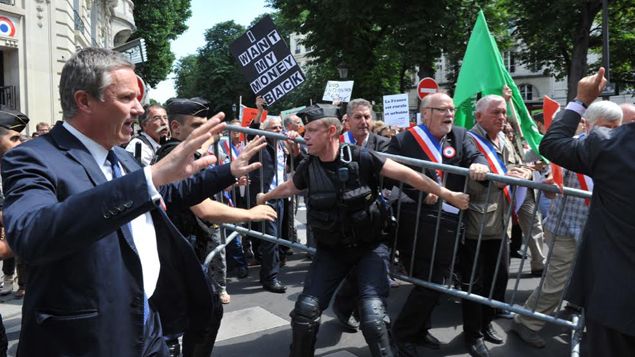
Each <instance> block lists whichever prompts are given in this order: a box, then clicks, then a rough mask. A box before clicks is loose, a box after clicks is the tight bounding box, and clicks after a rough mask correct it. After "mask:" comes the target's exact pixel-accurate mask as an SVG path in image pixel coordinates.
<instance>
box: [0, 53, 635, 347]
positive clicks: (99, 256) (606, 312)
mask: <svg viewBox="0 0 635 357" xmlns="http://www.w3.org/2000/svg"><path fill="white" fill-rule="evenodd" d="M603 74H604V73H603V69H600V71H599V72H598V73H597V74H596V75H594V76H589V77H586V78H584V79H582V80H581V81H580V84H579V86H578V94H577V97H576V100H574V101H573V102H571V103H569V104H568V106H567V107H566V109H565V110H563V111H561V113H560V114H559V115H558V118H557V119H556V120H554V124H553V126H552V128H551V129H550V130H549V131H547V132H546V135H545V138H544V139H543V142H542V144H541V153H542V154H543V155H545V157H546V158H548V159H551V160H553V162H555V163H557V164H561V165H562V166H563V167H564V171H563V173H562V177H563V181H564V184H565V185H566V186H568V187H572V188H578V189H582V190H587V191H592V192H593V197H592V199H590V200H589V199H583V198H576V197H571V196H564V195H560V194H552V193H544V194H538V193H537V192H535V191H534V190H533V189H526V188H525V189H523V188H521V187H519V186H518V187H517V186H510V185H507V184H504V183H501V182H497V181H491V180H489V179H488V178H489V176H488V174H499V175H506V176H510V177H513V178H516V179H522V180H534V181H538V182H544V183H548V184H551V183H554V177H555V176H557V175H555V173H552V172H550V167H551V166H549V165H545V163H544V160H543V159H542V158H541V157H540V156H539V155H536V153H532V152H530V151H529V150H528V149H526V147H525V146H524V145H523V144H522V138H521V137H519V136H517V135H518V132H516V131H514V129H513V128H514V126H515V125H516V126H517V123H516V122H515V121H516V118H514V116H513V114H510V113H508V111H507V109H508V108H509V106H510V105H511V103H510V98H511V92H510V90H509V88H502V89H501V95H487V96H484V97H482V98H480V99H479V100H478V101H477V103H476V109H475V113H474V117H475V125H474V127H472V128H462V127H458V126H456V125H454V113H455V110H456V108H455V106H454V102H453V100H452V98H451V97H450V96H448V95H447V94H444V93H434V94H430V95H427V96H426V97H425V98H424V99H423V100H422V101H421V103H420V107H419V111H420V115H421V124H419V125H413V126H411V127H410V128H404V129H398V130H396V129H394V128H391V127H389V126H386V125H385V124H383V123H381V122H379V121H378V120H376V113H375V111H374V110H373V105H372V103H371V102H369V101H367V100H365V99H353V100H351V101H350V102H348V103H343V104H342V103H334V104H336V105H331V104H318V105H312V106H309V107H306V108H305V109H303V110H301V111H299V112H297V113H295V114H291V115H288V116H287V117H284V118H281V119H278V118H269V119H268V118H266V117H265V116H264V107H265V103H264V101H263V100H262V99H261V98H257V101H256V106H257V108H258V116H257V117H256V118H255V119H254V120H253V121H252V122H251V124H250V127H251V128H254V129H260V130H264V131H266V132H270V133H275V134H283V135H284V136H282V135H280V136H278V139H274V138H273V136H271V137H268V138H265V137H263V136H252V135H243V134H242V133H240V132H239V131H229V132H226V131H225V129H226V126H227V124H226V123H229V124H232V125H239V123H240V122H239V121H238V120H225V119H226V118H225V117H224V114H223V113H218V114H215V113H213V112H212V110H211V109H210V104H209V103H208V102H207V101H206V100H204V99H202V98H191V99H188V98H173V99H170V100H169V101H168V102H166V103H165V105H159V104H153V105H149V106H146V107H142V106H141V105H140V103H139V100H138V98H137V96H138V95H139V89H138V85H137V82H136V75H135V74H134V65H132V64H131V63H130V62H128V61H127V60H126V59H124V58H123V57H122V56H121V55H119V54H117V53H115V52H113V51H110V50H105V49H96V48H87V49H83V50H80V51H78V52H77V53H76V54H75V55H74V56H73V57H72V58H71V59H69V60H68V61H67V62H66V64H65V65H64V68H63V70H62V75H61V80H60V98H61V102H62V109H63V119H64V121H63V122H59V123H58V124H56V125H55V126H54V127H53V128H49V126H48V125H45V123H40V124H38V126H37V133H38V135H35V134H34V135H33V136H34V137H35V136H38V137H37V138H35V139H33V140H30V141H29V142H28V143H26V144H23V145H18V144H21V142H22V141H23V140H26V139H25V138H22V139H21V137H20V132H21V131H23V129H24V128H25V127H26V125H27V124H28V121H29V119H28V118H27V117H26V116H25V115H24V114H21V113H13V112H6V113H5V112H0V155H1V156H2V157H3V161H2V179H3V182H2V184H3V191H2V192H4V195H3V196H2V211H1V212H2V216H0V217H2V220H1V222H2V224H3V227H4V230H3V232H4V234H5V239H3V240H0V258H2V259H4V263H3V272H4V287H3V288H2V290H0V294H8V293H10V292H12V289H13V284H14V274H15V273H14V271H15V267H14V266H15V265H16V263H15V261H13V262H12V259H15V260H16V261H17V267H18V269H17V270H18V274H17V275H18V285H19V288H18V291H17V292H16V295H19V296H24V304H23V311H22V328H21V333H20V341H19V347H18V355H22V356H31V355H91V356H112V355H115V354H120V355H126V356H127V355H141V356H150V355H156V356H179V355H181V354H182V355H183V356H209V355H211V353H212V350H213V347H214V342H215V339H216V334H217V332H218V329H219V326H220V324H221V321H222V315H223V307H222V305H223V304H227V303H230V301H231V296H230V294H229V291H230V290H231V289H228V286H227V274H228V272H230V271H231V270H232V269H233V270H234V271H235V273H236V275H237V276H238V277H239V278H244V277H246V276H247V275H248V274H249V269H248V268H249V265H250V264H254V262H256V263H257V264H259V265H260V272H259V280H260V284H261V285H262V287H263V289H265V290H267V291H270V292H272V293H279V294H283V293H285V292H286V286H285V284H284V282H283V279H281V278H280V269H281V266H283V265H284V264H285V261H286V256H287V254H288V248H285V247H282V246H279V245H278V244H276V241H273V240H267V239H265V240H261V239H257V238H248V237H247V236H245V237H238V238H235V239H233V240H231V241H229V242H227V244H226V246H225V248H224V249H220V250H219V249H217V248H218V247H219V246H221V245H222V244H224V243H225V242H226V241H225V234H224V232H223V231H222V230H221V228H220V224H221V223H235V224H244V225H245V226H246V227H249V228H250V229H252V230H254V231H258V232H261V233H264V234H265V235H267V236H271V237H277V238H283V239H287V240H289V241H294V242H295V241H297V236H296V232H295V230H294V219H293V214H292V212H293V210H294V208H293V205H294V203H295V202H297V201H296V200H290V199H289V198H291V197H296V196H300V197H302V199H301V200H302V201H303V202H304V203H305V204H306V207H307V222H308V231H307V242H308V245H309V246H312V247H314V248H315V254H314V255H312V256H311V264H310V267H309V270H308V272H307V274H306V277H305V282H304V284H303V290H302V293H301V294H300V295H299V296H298V298H297V301H296V302H295V306H294V308H293V311H292V312H291V328H292V341H291V347H290V355H291V356H299V357H300V356H301V357H304V356H313V355H314V351H315V344H316V339H317V333H318V330H319V325H320V319H321V315H322V312H323V311H324V310H326V309H327V308H328V307H329V305H330V304H331V300H333V311H334V313H335V315H336V317H337V319H338V320H339V321H340V322H341V323H342V326H343V327H344V328H345V329H348V330H350V331H357V330H361V332H362V333H363V335H364V338H365V339H366V341H367V343H368V348H369V350H370V352H371V355H373V356H408V357H410V356H419V355H421V348H422V347H427V348H433V349H439V348H441V345H442V344H441V343H440V342H439V340H438V339H437V338H436V337H435V336H433V335H432V334H431V333H430V330H431V329H432V328H433V327H434V320H433V319H432V313H433V311H434V308H435V306H436V305H437V304H438V302H439V298H440V296H441V293H440V292H439V291H438V290H433V289H429V288H426V287H423V286H420V285H415V286H413V288H412V290H411V291H410V293H409V295H408V297H407V299H406V301H405V302H404V304H403V306H401V308H400V309H399V313H398V314H397V316H395V317H394V318H393V319H392V321H391V320H390V318H389V317H388V316H387V313H386V311H387V310H386V304H387V298H388V296H389V292H390V272H391V271H392V269H394V268H393V263H394V262H393V261H392V260H391V256H392V255H395V253H398V254H396V255H398V257H399V262H398V263H399V264H400V269H401V270H402V271H403V272H406V273H407V274H408V275H410V276H412V277H414V278H417V279H420V280H425V281H429V282H431V283H435V284H443V285H446V286H447V285H455V286H456V287H457V288H459V289H462V290H465V291H468V292H470V293H471V294H476V295H480V296H485V297H488V296H489V297H490V298H492V299H494V300H498V301H502V302H504V301H505V292H506V287H507V281H508V278H509V262H510V259H511V258H512V257H521V258H524V255H523V252H521V251H519V247H518V246H515V245H514V244H515V243H514V236H515V234H514V232H515V231H516V232H520V235H521V237H524V239H523V238H521V240H522V241H523V242H524V244H525V245H526V247H527V248H526V249H525V250H529V254H530V257H531V259H530V268H531V273H532V275H534V276H542V277H544V284H543V285H541V286H540V287H539V289H536V290H535V291H533V293H532V294H531V296H529V298H528V299H527V301H526V302H525V306H526V307H527V308H528V309H530V310H533V311H536V312H540V313H543V314H552V313H555V312H556V310H557V308H558V307H559V302H560V300H561V297H562V296H563V294H565V293H566V300H567V301H568V302H569V305H568V308H569V309H571V310H573V311H574V312H576V313H579V312H580V311H581V310H582V309H583V311H584V312H585V314H586V328H587V340H588V343H587V345H588V350H589V352H590V354H591V355H592V356H600V355H612V356H613V355H614V356H622V355H624V356H626V355H630V354H632V353H633V352H634V351H635V338H634V337H633V335H634V334H635V330H634V328H635V327H634V325H633V323H632V319H630V317H629V315H628V314H624V311H632V310H630V309H632V308H633V307H634V306H632V304H633V302H632V299H630V298H629V297H631V296H633V295H632V294H631V290H632V288H631V287H630V285H629V286H627V287H626V288H624V285H623V284H619V283H615V281H614V279H617V278H618V277H622V278H623V279H627V276H628V275H627V274H628V273H630V272H631V271H632V270H633V264H632V259H631V257H632V255H631V253H633V252H632V250H633V246H632V244H631V242H630V241H629V238H630V237H632V233H635V232H632V231H633V230H634V229H635V228H633V226H632V224H631V223H630V220H629V219H628V217H629V214H630V213H631V212H632V209H630V208H629V207H630V205H629V202H630V201H632V200H631V198H633V197H631V196H632V195H633V193H632V192H629V191H628V190H626V188H627V187H628V182H626V181H625V182H623V183H622V184H623V185H618V186H619V188H615V186H616V184H615V181H614V180H616V179H618V180H628V173H635V172H633V171H635V168H634V167H633V165H632V164H631V163H630V160H629V158H630V156H629V155H630V154H631V152H630V151H632V150H633V149H632V148H633V145H631V144H630V143H629V142H628V139H629V138H631V137H633V133H631V131H632V130H633V129H632V125H623V123H628V122H631V121H635V106H633V105H632V104H625V105H622V106H621V107H620V106H618V105H617V104H615V103H612V102H610V101H595V99H596V98H597V96H598V95H599V93H600V91H601V88H602V86H603V85H604V83H605V80H604V78H603ZM581 118H582V120H581ZM536 120H537V125H538V127H539V128H541V130H544V127H543V124H544V122H541V118H539V117H537V118H536ZM579 122H580V123H581V125H580V126H579V127H578V123H579ZM135 125H138V126H139V128H140V131H139V132H138V133H136V134H135V133H134V129H133V128H134V127H135ZM223 134H226V135H223ZM285 137H286V138H288V140H283V139H282V138H285ZM298 137H303V139H304V145H299V144H298V143H297V141H295V140H294V139H296V138H298ZM382 152H385V153H389V154H394V155H399V156H402V157H408V158H414V159H420V160H426V161H430V162H433V163H438V164H445V165H451V166H457V167H463V168H466V169H467V171H468V172H469V174H468V175H467V176H464V175H459V174H454V173H450V172H444V171H443V170H441V169H431V168H430V169H425V170H423V171H422V170H421V169H420V168H417V167H414V166H408V165H402V164H399V163H397V162H396V161H393V160H391V159H387V158H385V157H384V156H382V155H381V154H380V153H382ZM44 157H46V159H43V158H44ZM259 169H260V170H259ZM617 172H621V173H622V174H621V175H618V176H619V178H616V177H615V175H616V173H617ZM556 180H557V178H556ZM396 205H400V207H399V211H400V216H399V221H398V222H396V221H395V220H394V215H393V214H392V212H393V209H396ZM536 211H538V212H540V213H538V214H534V213H535V212H536ZM461 212H463V214H461ZM587 218H588V219H587ZM585 224H586V226H585ZM585 227H586V229H585ZM458 238H460V239H458ZM395 240H396V241H395ZM545 242H546V243H547V245H548V247H549V250H550V257H551V258H550V259H549V260H548V261H547V260H546V259H545V256H546V251H545ZM393 243H394V244H393ZM578 247H579V248H578ZM393 248H394V249H396V252H391V250H392V249H393ZM213 251H218V253H217V254H214V255H213V257H212V258H211V259H207V258H208V256H210V253H211V252H213ZM577 251H580V254H578V261H577V264H574V263H575V257H576V252H577ZM13 257H15V258H13ZM572 270H574V273H573V279H572V280H571V285H570V286H568V281H569V277H570V276H571V271H572ZM451 272H454V273H455V274H451ZM27 278H28V281H27ZM620 279H621V278H620ZM27 284H28V285H27ZM567 287H568V289H567ZM608 300H612V301H614V302H615V305H614V306H613V307H611V306H609V307H607V306H606V304H604V303H603V301H608ZM461 306H462V313H463V314H462V316H463V338H464V342H465V348H466V351H467V353H469V354H470V355H471V356H488V355H489V351H488V348H487V346H486V344H485V341H487V342H489V343H493V344H502V343H504V339H503V338H502V337H501V336H500V332H499V331H497V329H496V327H495V325H494V324H492V321H493V320H494V319H495V318H497V317H501V316H503V317H513V322H512V331H514V332H515V333H516V334H517V335H518V337H519V338H520V339H521V340H523V341H524V342H526V343H527V344H528V345H530V346H533V347H536V348H540V347H544V346H545V341H544V339H543V338H542V337H541V336H540V334H539V331H540V329H541V328H542V327H543V326H544V321H543V320H540V319H536V318H533V317H530V316H525V315H520V314H518V315H516V314H514V315H512V314H509V313H508V312H506V311H504V310H498V309H494V308H492V307H490V306H489V305H484V304H480V303H477V302H475V301H473V300H470V299H464V300H463V301H462V304H461ZM2 336H3V337H4V339H3V340H0V354H2V353H4V354H6V346H7V341H6V334H5V333H4V328H1V329H0V337H2ZM179 340H181V341H182V342H179ZM1 348H4V351H3V350H2V349H1Z"/></svg>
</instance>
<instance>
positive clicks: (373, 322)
mask: <svg viewBox="0 0 635 357" xmlns="http://www.w3.org/2000/svg"><path fill="white" fill-rule="evenodd" d="M387 323H388V319H387V315H386V308H385V307H384V302H383V301H382V300H381V299H380V298H366V299H362V300H361V301H360V305H359V328H360V329H361V330H362V332H363V333H364V336H366V335H368V337H367V338H371V339H374V338H381V336H383V335H384V334H385V333H386V325H387Z"/></svg>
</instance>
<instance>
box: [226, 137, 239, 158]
mask: <svg viewBox="0 0 635 357" xmlns="http://www.w3.org/2000/svg"><path fill="white" fill-rule="evenodd" d="M222 148H223V151H224V152H225V155H226V157H227V161H229V159H230V158H231V159H232V160H233V159H235V158H237V157H238V155H240V151H238V148H236V146H234V144H233V143H231V142H229V140H228V141H225V142H223V145H222Z"/></svg>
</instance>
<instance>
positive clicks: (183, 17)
mask: <svg viewBox="0 0 635 357" xmlns="http://www.w3.org/2000/svg"><path fill="white" fill-rule="evenodd" d="M133 14H134V19H135V24H136V26H137V31H135V33H134V34H133V35H132V37H131V39H135V38H143V39H145V42H146V50H147V52H148V59H147V61H146V62H145V63H143V64H140V65H138V67H137V72H138V73H139V75H140V76H141V77H143V79H144V80H145V81H146V83H148V85H150V86H152V87H154V86H156V85H157V84H158V83H159V82H161V81H162V80H164V79H165V78H166V77H167V75H168V74H169V73H170V71H171V70H172V63H173V62H174V54H173V53H172V51H171V50H170V41H171V40H174V39H176V38H177V37H178V36H179V35H180V34H182V33H183V32H184V31H185V30H186V29H187V26H186V24H185V22H186V21H187V19H188V18H189V17H190V16H191V14H192V12H191V10H190V0H137V1H135V3H134V10H133Z"/></svg>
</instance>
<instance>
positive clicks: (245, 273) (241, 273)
mask: <svg viewBox="0 0 635 357" xmlns="http://www.w3.org/2000/svg"><path fill="white" fill-rule="evenodd" d="M236 276H237V277H238V279H244V278H246V277H247V276H249V269H247V267H239V268H238V271H237V272H236Z"/></svg>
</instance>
